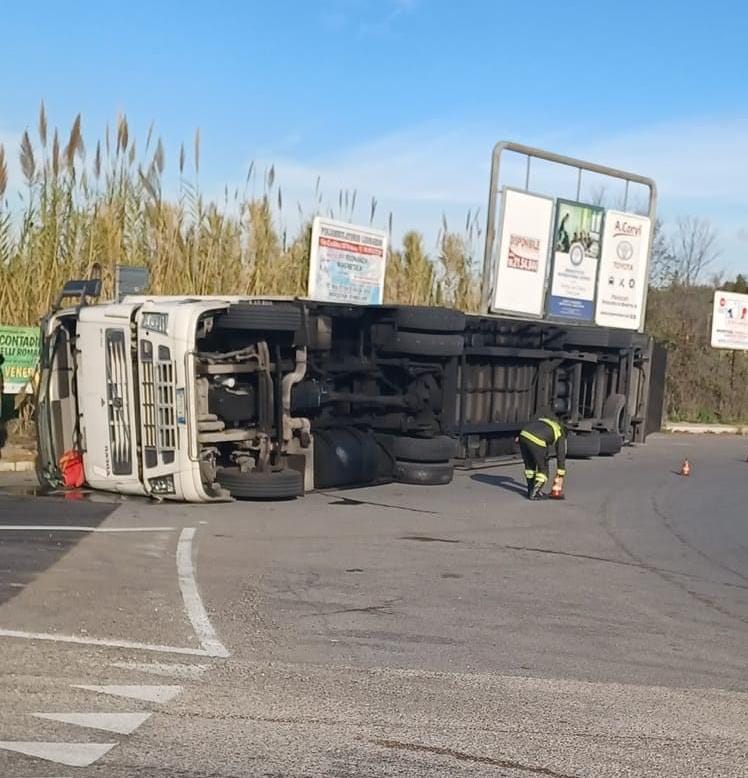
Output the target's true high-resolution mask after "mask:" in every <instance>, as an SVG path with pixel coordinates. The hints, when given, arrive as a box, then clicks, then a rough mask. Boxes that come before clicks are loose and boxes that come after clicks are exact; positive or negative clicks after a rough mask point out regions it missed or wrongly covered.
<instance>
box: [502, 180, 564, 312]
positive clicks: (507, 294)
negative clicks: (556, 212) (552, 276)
mask: <svg viewBox="0 0 748 778" xmlns="http://www.w3.org/2000/svg"><path fill="white" fill-rule="evenodd" d="M552 223H553V200H552V199H551V198H549V197H539V196H538V195H531V194H528V193H527V192H520V191H517V190H514V189H505V190H504V192H503V193H502V208H501V223H500V225H499V250H498V255H497V257H496V260H495V262H494V274H493V277H494V287H493V295H492V299H491V310H492V311H493V312H495V313H510V314H521V315H523V316H533V317H541V316H542V315H543V303H544V298H545V279H546V273H547V269H548V253H549V246H550V239H551V227H552Z"/></svg>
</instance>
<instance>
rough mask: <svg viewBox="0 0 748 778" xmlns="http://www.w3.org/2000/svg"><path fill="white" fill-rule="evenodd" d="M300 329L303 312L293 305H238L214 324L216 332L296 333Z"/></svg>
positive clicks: (223, 314) (220, 315)
mask: <svg viewBox="0 0 748 778" xmlns="http://www.w3.org/2000/svg"><path fill="white" fill-rule="evenodd" d="M300 327H301V311H300V310H299V308H298V307H297V306H295V305H293V304H292V303H272V304H271V305H259V304H257V305H255V304H252V303H237V304H235V305H232V306H231V307H230V308H229V309H228V310H227V311H226V312H225V313H221V314H219V315H218V316H216V318H215V321H214V322H213V329H215V330H235V331H236V330H239V331H244V330H266V331H268V330H269V331H272V332H295V331H296V330H298V329H299V328H300Z"/></svg>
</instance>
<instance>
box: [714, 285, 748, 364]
mask: <svg viewBox="0 0 748 778" xmlns="http://www.w3.org/2000/svg"><path fill="white" fill-rule="evenodd" d="M712 347H713V348H729V349H740V350H741V351H748V294H737V293H736V292H719V291H718V292H715V293H714V308H713V310H712Z"/></svg>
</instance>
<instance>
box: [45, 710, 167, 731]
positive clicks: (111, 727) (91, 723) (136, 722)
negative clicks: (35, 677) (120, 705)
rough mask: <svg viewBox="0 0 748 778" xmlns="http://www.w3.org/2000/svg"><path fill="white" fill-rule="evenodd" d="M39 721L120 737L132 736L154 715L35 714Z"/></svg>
mask: <svg viewBox="0 0 748 778" xmlns="http://www.w3.org/2000/svg"><path fill="white" fill-rule="evenodd" d="M33 715H34V716H35V717H36V718H38V719H47V720H48V721H61V722H62V723H63V724H74V725H75V726H77V727H87V728H88V729H102V730H104V731H105V732H116V733H117V734H119V735H130V734H132V733H133V732H135V730H136V729H137V728H138V727H139V726H141V725H142V724H145V722H146V721H148V719H149V718H150V717H151V716H152V715H153V714H152V713H34V714H33Z"/></svg>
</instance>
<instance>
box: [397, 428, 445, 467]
mask: <svg viewBox="0 0 748 778" xmlns="http://www.w3.org/2000/svg"><path fill="white" fill-rule="evenodd" d="M458 449H459V442H458V441H457V440H456V438H449V437H447V436H446V435H439V436H438V437H436V438H412V437H406V436H404V435H398V436H395V437H394V438H393V440H392V451H393V453H394V455H395V459H404V460H407V461H409V462H449V460H450V459H453V458H454V457H456V456H457V452H458Z"/></svg>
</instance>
